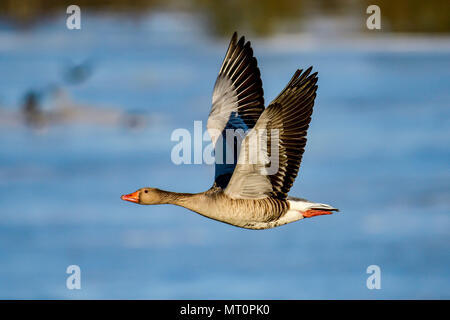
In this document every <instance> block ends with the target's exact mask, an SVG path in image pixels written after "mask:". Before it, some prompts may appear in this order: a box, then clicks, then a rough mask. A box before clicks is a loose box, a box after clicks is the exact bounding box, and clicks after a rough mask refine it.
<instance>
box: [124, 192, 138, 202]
mask: <svg viewBox="0 0 450 320" xmlns="http://www.w3.org/2000/svg"><path fill="white" fill-rule="evenodd" d="M120 199H122V200H125V201H130V202H134V203H139V191H136V192H133V193H130V194H124V195H123V196H121V197H120Z"/></svg>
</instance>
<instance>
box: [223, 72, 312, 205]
mask: <svg viewBox="0 0 450 320" xmlns="http://www.w3.org/2000/svg"><path fill="white" fill-rule="evenodd" d="M311 70H312V68H309V69H308V70H306V71H305V72H303V73H302V70H297V71H296V72H295V74H294V76H293V77H292V79H291V81H289V83H288V85H287V86H286V88H285V89H284V90H283V91H282V92H281V93H280V94H279V95H278V97H277V98H275V100H274V101H273V102H272V103H271V104H270V105H269V106H268V107H267V108H266V109H265V110H264V112H263V113H262V115H261V117H260V118H259V120H258V122H257V123H256V125H255V127H254V128H253V130H252V131H251V132H250V133H249V134H248V135H247V136H246V137H245V139H244V141H243V143H242V147H241V152H240V155H239V161H238V164H237V166H236V169H235V171H234V173H233V176H232V177H231V180H230V182H229V184H228V186H227V188H226V189H225V193H226V194H227V195H229V196H230V197H232V198H240V199H260V198H265V197H268V196H272V197H277V198H279V199H286V197H287V194H288V192H289V190H290V188H291V187H292V184H293V183H294V180H295V178H296V177H297V174H298V171H299V168H300V162H301V160H302V156H303V152H304V149H305V145H306V133H307V130H308V127H309V123H310V121H311V114H312V111H313V106H314V99H315V97H316V90H317V80H318V77H317V72H316V73H313V74H311V75H310V72H311Z"/></svg>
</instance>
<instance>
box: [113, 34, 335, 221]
mask: <svg viewBox="0 0 450 320" xmlns="http://www.w3.org/2000/svg"><path fill="white" fill-rule="evenodd" d="M311 69H312V68H311V67H310V68H309V69H307V70H306V71H304V72H303V71H302V70H297V71H296V72H295V74H294V76H293V77H292V79H291V81H290V82H289V83H288V85H287V86H286V88H285V89H284V90H283V91H282V92H281V93H280V94H279V95H278V97H277V98H275V99H274V100H273V101H272V102H271V103H270V104H269V105H268V107H267V108H264V98H263V89H262V82H261V79H260V72H259V69H258V67H257V62H256V58H254V57H253V50H252V49H251V47H250V42H245V38H244V37H241V38H240V39H239V41H238V40H237V34H236V33H235V34H234V35H233V37H232V39H231V42H230V45H229V47H228V50H227V53H226V55H225V58H224V61H223V63H222V66H221V69H220V71H219V75H218V77H217V80H216V84H215V86H214V91H213V99H212V108H211V112H210V114H209V118H208V132H209V134H210V136H211V139H212V141H213V143H214V146H215V151H216V153H215V156H216V165H215V168H216V172H215V181H214V184H213V186H212V187H211V188H210V189H209V190H207V191H205V192H202V193H196V194H191V193H176V192H169V191H164V190H160V189H155V188H141V189H139V190H137V191H135V192H133V193H130V194H127V195H123V196H122V197H121V198H122V199H123V200H126V201H130V202H134V203H138V204H148V205H152V204H174V205H178V206H182V207H184V208H187V209H189V210H191V211H194V212H196V213H199V214H200V215H203V216H205V217H208V218H211V219H214V220H217V221H221V222H224V223H228V224H231V225H234V226H237V227H242V228H247V229H268V228H273V227H277V226H280V225H284V224H286V223H290V222H293V221H297V220H300V219H303V218H310V217H313V216H317V215H324V214H331V213H333V211H338V210H337V209H336V208H333V207H332V206H329V205H326V204H321V203H314V202H310V201H308V200H305V199H300V198H293V197H289V196H288V192H289V190H290V188H291V187H292V185H293V183H294V180H295V178H296V177H297V174H298V170H299V168H300V162H301V159H302V155H303V152H304V148H305V145H306V132H307V129H308V127H309V123H310V120H311V114H312V109H313V105H314V99H315V97H316V90H317V80H318V78H317V72H316V73H312V74H311ZM230 130H231V131H230ZM229 132H232V133H236V132H239V133H240V134H241V136H243V137H244V138H243V140H242V141H238V139H235V136H233V137H232V139H230V138H229V136H228V133H229ZM236 136H237V135H236ZM239 142H241V143H240V147H239ZM233 150H239V152H238V153H236V154H235V153H234V152H233ZM230 154H231V156H230ZM255 155H256V156H255ZM225 158H226V159H227V161H225ZM230 158H231V161H229V159H230Z"/></svg>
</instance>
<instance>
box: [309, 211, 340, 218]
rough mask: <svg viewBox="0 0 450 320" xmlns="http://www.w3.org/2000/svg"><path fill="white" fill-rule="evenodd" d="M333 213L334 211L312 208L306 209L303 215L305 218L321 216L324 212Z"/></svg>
mask: <svg viewBox="0 0 450 320" xmlns="http://www.w3.org/2000/svg"><path fill="white" fill-rule="evenodd" d="M332 213H333V211H326V210H316V209H310V210H306V211H305V212H303V213H302V215H303V216H304V217H305V218H312V217H315V216H321V215H324V214H332Z"/></svg>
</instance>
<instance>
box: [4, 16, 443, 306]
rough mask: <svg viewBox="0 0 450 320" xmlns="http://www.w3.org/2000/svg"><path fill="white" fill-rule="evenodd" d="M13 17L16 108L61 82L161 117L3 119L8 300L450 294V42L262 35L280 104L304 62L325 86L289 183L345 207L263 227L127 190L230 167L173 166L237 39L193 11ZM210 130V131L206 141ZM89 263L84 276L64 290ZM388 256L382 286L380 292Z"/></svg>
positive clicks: (207, 178) (10, 87) (11, 88)
mask: <svg viewBox="0 0 450 320" xmlns="http://www.w3.org/2000/svg"><path fill="white" fill-rule="evenodd" d="M83 19H84V20H83V25H82V30H80V31H69V30H67V29H66V28H65V21H63V20H53V21H49V22H48V23H46V24H42V25H40V26H38V27H37V28H34V29H31V30H24V31H20V30H16V29H13V28H9V27H8V26H7V25H6V24H2V28H0V74H1V75H2V76H1V77H0V105H1V108H2V109H4V110H9V111H11V112H14V111H18V110H19V104H20V103H21V100H22V98H23V94H24V93H25V92H26V91H27V90H29V89H30V88H37V89H43V88H45V87H46V86H48V85H50V84H55V83H59V82H60V81H61V70H62V68H63V67H64V66H65V65H67V64H70V63H79V62H80V61H81V62H82V61H86V60H89V61H92V63H93V66H94V67H93V69H94V71H93V75H92V77H91V78H89V79H88V80H87V81H86V82H84V83H82V84H80V85H69V86H65V90H67V92H69V93H70V96H71V98H72V99H73V100H74V101H77V102H78V103H81V104H83V103H85V104H89V105H95V106H97V107H98V108H99V109H101V110H104V111H105V112H108V110H109V108H114V109H119V110H126V111H132V112H136V111H138V112H144V113H146V114H148V115H149V117H150V121H149V125H148V126H147V127H146V128H143V129H137V130H129V129H127V128H124V127H121V126H96V125H87V124H86V125H84V124H73V125H71V124H64V125H55V126H51V127H50V128H47V129H46V130H45V131H43V132H36V131H35V130H31V129H30V128H26V127H24V126H20V125H18V126H6V125H4V126H2V127H0V135H1V138H0V298H19V299H28V298H38V299H51V298H57V299H60V298H62V299H80V298H83V299H119V298H124V299H131V298H133V299H134V298H137V299H166V298H168V299H249V298H252V299H323V298H331V299H348V298H358V299H359V298H363V299H386V298H394V299H405V298H407V299H410V298H425V299H427V298H447V299H448V298H450V216H449V213H450V166H449V164H450V148H449V146H450V91H449V83H450V46H449V39H448V38H438V39H435V40H433V39H431V40H427V39H425V40H423V39H422V40H421V41H418V40H416V39H415V38H401V39H400V40H398V41H396V40H395V39H394V40H392V39H387V40H383V39H382V40H379V39H374V40H373V42H372V40H370V39H367V38H364V41H361V43H360V42H358V41H348V42H346V43H345V42H344V43H342V42H340V41H337V40H335V39H329V40H330V41H329V42H328V41H326V40H323V39H322V40H321V39H314V38H311V37H304V36H301V35H298V37H297V36H295V35H291V36H281V35H280V36H277V35H275V36H272V37H271V38H269V39H261V38H257V37H255V39H254V41H252V43H253V48H254V51H255V55H256V56H257V58H258V63H259V66H260V68H261V72H262V80H263V84H264V91H265V96H266V101H267V102H269V101H270V100H271V99H273V98H274V97H275V96H276V95H277V94H278V93H279V91H280V90H281V89H282V88H283V87H284V86H285V84H286V83H287V81H288V80H289V79H290V77H291V75H292V74H293V72H294V71H295V69H296V68H304V67H308V66H310V65H313V66H314V68H315V69H316V70H317V71H318V72H319V89H318V96H317V99H316V105H315V110H314V115H313V119H312V123H311V127H310V129H309V132H308V144H307V150H306V152H305V154H304V157H303V162H302V168H301V172H300V174H299V177H298V179H297V180H296V183H295V185H294V187H293V188H292V189H291V194H292V195H295V196H301V197H305V198H308V199H310V200H313V201H318V202H323V203H329V204H331V205H333V206H336V207H338V208H340V209H341V212H340V213H336V214H334V215H331V216H322V217H317V218H314V219H307V220H303V221H300V222H296V223H292V224H289V225H286V226H283V227H279V228H275V229H271V230H265V231H249V230H244V229H239V228H236V227H232V226H229V225H226V224H222V223H219V222H216V221H212V220H209V219H205V218H204V217H201V216H199V215H196V214H194V213H191V212H189V211H187V210H185V209H183V208H178V207H173V206H157V207H143V206H137V205H133V204H130V203H125V202H123V201H121V200H120V198H119V196H120V195H121V194H123V193H128V192H132V191H134V190H136V189H137V188H139V187H142V186H153V187H159V188H162V189H168V190H173V191H180V192H182V191H185V192H200V191H203V190H206V189H207V188H209V187H210V186H211V184H212V178H213V174H214V168H213V167H212V166H208V165H181V166H177V165H175V164H173V163H172V162H171V158H170V155H171V150H172V147H173V146H174V145H175V143H174V142H172V141H171V140H170V135H171V133H172V131H173V130H174V129H177V128H187V129H189V130H192V128H193V122H194V120H202V121H203V122H204V123H205V121H206V119H207V116H208V113H209V108H210V101H211V91H212V87H213V84H214V80H215V77H216V75H217V72H218V69H219V66H220V63H221V60H222V58H223V55H224V53H225V49H226V46H227V42H228V39H217V38H214V37H211V36H210V35H209V33H208V32H207V30H204V29H203V25H202V24H201V23H200V22H199V21H198V19H197V18H196V17H195V16H190V15H185V14H167V13H158V14H152V15H149V16H148V17H146V18H144V19H141V20H139V21H134V20H133V19H123V18H121V17H115V16H89V15H86V16H84V17H83ZM206 144H207V143H205V145H206ZM72 264H75V265H79V266H80V268H81V272H82V289H81V290H68V289H67V288H66V278H67V277H68V275H67V274H66V268H67V266H69V265H72ZM369 265H378V266H380V268H381V272H382V281H381V285H382V288H381V289H380V290H368V289H367V287H366V279H367V277H368V276H369V275H368V274H367V273H366V268H367V267H368V266H369Z"/></svg>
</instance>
